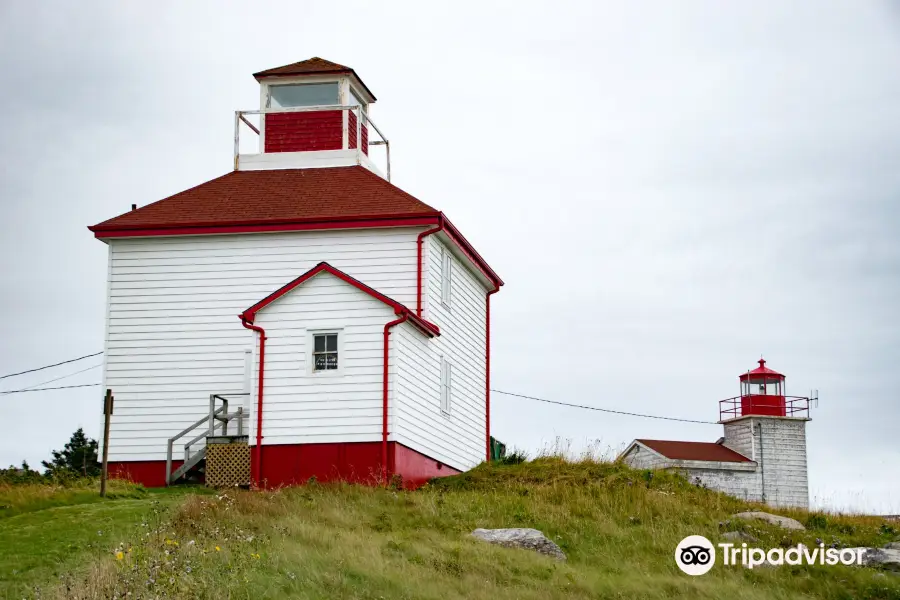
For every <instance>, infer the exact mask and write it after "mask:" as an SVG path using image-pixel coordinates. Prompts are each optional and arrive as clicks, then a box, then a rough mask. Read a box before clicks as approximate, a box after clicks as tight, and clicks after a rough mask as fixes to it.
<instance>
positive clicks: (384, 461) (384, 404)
mask: <svg viewBox="0 0 900 600" xmlns="http://www.w3.org/2000/svg"><path fill="white" fill-rule="evenodd" d="M407 319H409V313H408V312H404V313H403V314H402V316H401V317H400V318H399V319H395V320H393V321H391V322H390V323H387V324H386V325H385V326H384V373H383V374H382V375H383V381H382V389H381V394H382V396H381V469H382V473H384V484H385V485H387V483H388V481H389V479H390V473H389V469H388V352H389V349H390V344H389V340H390V335H391V328H392V327H393V326H394V325H399V324H400V323H403V322H405V321H406V320H407Z"/></svg>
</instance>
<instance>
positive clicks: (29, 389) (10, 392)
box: [0, 365, 102, 396]
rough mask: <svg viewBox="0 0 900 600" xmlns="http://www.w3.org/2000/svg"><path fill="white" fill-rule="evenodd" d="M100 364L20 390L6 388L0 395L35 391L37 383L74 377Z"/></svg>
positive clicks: (46, 382)
mask: <svg viewBox="0 0 900 600" xmlns="http://www.w3.org/2000/svg"><path fill="white" fill-rule="evenodd" d="M100 366H102V365H94V366H93V367H88V368H87V369H82V370H80V371H75V372H74V373H69V374H68V375H63V376H62V377H56V378H54V379H48V380H47V381H42V382H40V383H35V384H34V385H29V386H28V387H24V388H22V389H20V390H8V391H5V392H0V396H5V395H7V394H15V393H17V392H30V391H37V390H35V389H34V388H36V387H38V386H39V385H46V384H48V383H53V382H54V381H59V380H60V379H68V378H69V377H74V376H75V375H80V374H81V373H84V372H85V371H90V370H91V369H96V368H97V367H100Z"/></svg>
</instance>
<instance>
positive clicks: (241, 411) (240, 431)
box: [237, 406, 244, 435]
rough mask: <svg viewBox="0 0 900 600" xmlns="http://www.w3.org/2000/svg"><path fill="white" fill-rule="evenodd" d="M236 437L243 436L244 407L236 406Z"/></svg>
mask: <svg viewBox="0 0 900 600" xmlns="http://www.w3.org/2000/svg"><path fill="white" fill-rule="evenodd" d="M237 421H238V435H244V407H243V406H238V409H237Z"/></svg>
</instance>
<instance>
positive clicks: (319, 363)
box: [313, 354, 325, 371]
mask: <svg viewBox="0 0 900 600" xmlns="http://www.w3.org/2000/svg"><path fill="white" fill-rule="evenodd" d="M313 360H314V361H315V370H316V371H324V370H325V355H324V354H316V355H315V356H314V357H313Z"/></svg>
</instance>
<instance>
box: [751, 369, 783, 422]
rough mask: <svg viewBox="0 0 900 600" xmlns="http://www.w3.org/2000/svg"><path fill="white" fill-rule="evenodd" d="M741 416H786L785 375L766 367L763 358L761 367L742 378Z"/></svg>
mask: <svg viewBox="0 0 900 600" xmlns="http://www.w3.org/2000/svg"><path fill="white" fill-rule="evenodd" d="M740 380H741V414H742V415H743V416H746V415H765V416H770V417H783V416H785V401H784V375H782V374H781V373H778V372H777V371H773V370H772V369H770V368H768V367H767V366H766V361H765V359H763V358H760V359H759V366H758V367H756V368H755V369H753V370H752V371H747V372H746V373H744V374H743V375H741V376H740Z"/></svg>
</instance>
